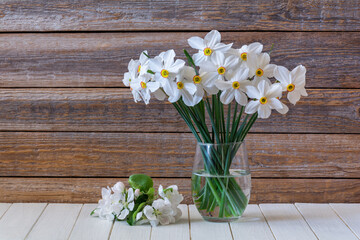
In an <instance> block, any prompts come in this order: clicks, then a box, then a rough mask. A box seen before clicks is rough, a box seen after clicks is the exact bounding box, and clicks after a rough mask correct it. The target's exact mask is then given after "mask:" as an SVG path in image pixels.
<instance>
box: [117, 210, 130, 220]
mask: <svg viewBox="0 0 360 240" xmlns="http://www.w3.org/2000/svg"><path fill="white" fill-rule="evenodd" d="M127 215H129V209H127V208H124V209H123V210H122V211H121V213H120V215H119V216H118V218H119V219H120V220H124V219H125V218H126V216H127Z"/></svg>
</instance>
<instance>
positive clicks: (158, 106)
mask: <svg viewBox="0 0 360 240" xmlns="http://www.w3.org/2000/svg"><path fill="white" fill-rule="evenodd" d="M308 94H309V96H308V97H306V98H303V99H302V100H301V101H300V102H298V103H297V104H296V106H291V109H290V111H289V112H288V113H287V114H286V115H281V114H278V113H276V112H274V113H273V115H272V116H271V120H270V121H269V119H264V120H261V119H259V120H258V121H257V122H256V123H255V125H254V126H253V128H252V131H253V132H273V133H275V132H278V133H284V132H286V133H288V132H291V133H296V132H301V133H360V124H359V123H360V107H359V106H360V89H311V90H309V91H308ZM9 130H11V131H29V130H31V131H121V132H189V129H188V127H187V126H186V124H185V123H184V121H183V120H182V119H181V118H180V117H179V114H178V113H177V112H176V110H175V108H174V107H173V106H172V105H171V104H170V103H168V102H166V101H162V102H160V101H157V100H154V101H152V102H151V104H150V105H145V104H143V103H135V102H134V101H133V98H132V96H131V93H130V92H129V90H128V89H111V88H110V89H109V88H88V89H82V88H81V89H77V88H76V89H73V88H70V89H69V88H66V89H64V88H55V89H32V88H31V89H28V88H25V89H0V131H9Z"/></svg>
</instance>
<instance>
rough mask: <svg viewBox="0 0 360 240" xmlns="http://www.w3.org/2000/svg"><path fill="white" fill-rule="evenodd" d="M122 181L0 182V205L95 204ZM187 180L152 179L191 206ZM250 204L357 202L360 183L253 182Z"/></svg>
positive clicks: (18, 179) (16, 179)
mask: <svg viewBox="0 0 360 240" xmlns="http://www.w3.org/2000/svg"><path fill="white" fill-rule="evenodd" d="M117 181H123V182H126V181H127V179H125V178H30V177H28V178H22V177H1V178H0V202H70V203H96V202H97V201H98V200H99V199H100V198H101V187H106V186H112V185H114V184H115V183H116V182H117ZM190 182H191V180H190V178H155V179H154V186H155V188H156V189H157V187H158V185H159V184H162V185H163V186H169V185H172V184H176V185H178V186H179V189H180V192H181V193H182V194H183V195H184V197H185V199H184V202H183V203H187V204H189V203H192V198H191V189H190V185H191V184H190ZM250 201H251V203H288V202H314V203H324V202H334V203H335V202H337V203H338V202H348V203H351V202H355V203H356V202H360V180H359V179H271V178H253V179H252V192H251V200H250Z"/></svg>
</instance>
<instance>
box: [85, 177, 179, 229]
mask: <svg viewBox="0 0 360 240" xmlns="http://www.w3.org/2000/svg"><path fill="white" fill-rule="evenodd" d="M129 184H130V188H129V189H126V188H125V185H124V183H122V182H118V183H116V184H115V185H114V186H113V187H112V188H111V189H110V188H109V187H107V188H102V191H101V194H102V199H100V200H99V205H98V206H97V208H95V209H94V211H92V212H91V214H90V215H92V216H98V217H99V218H101V219H106V220H110V221H113V220H118V221H125V220H126V221H127V222H128V223H129V224H130V225H135V224H144V223H150V224H151V225H152V226H157V225H158V224H159V223H160V224H161V225H167V224H170V223H174V222H176V221H177V220H178V219H179V218H180V217H181V214H182V212H181V210H180V209H179V208H178V205H179V204H180V203H181V202H182V200H183V199H184V198H183V196H182V194H180V193H179V192H178V187H177V186H176V185H172V186H169V187H168V188H166V189H164V188H163V187H162V186H161V185H160V186H159V189H158V195H157V196H155V190H154V188H153V181H152V179H151V178H150V177H149V176H147V175H144V174H134V175H131V176H130V177H129Z"/></svg>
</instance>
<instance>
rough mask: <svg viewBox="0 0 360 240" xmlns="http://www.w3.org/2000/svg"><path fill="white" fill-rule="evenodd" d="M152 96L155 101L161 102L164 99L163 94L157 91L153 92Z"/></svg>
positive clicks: (159, 90)
mask: <svg viewBox="0 0 360 240" xmlns="http://www.w3.org/2000/svg"><path fill="white" fill-rule="evenodd" d="M154 96H155V98H156V99H157V100H160V101H163V100H164V99H165V98H166V95H165V93H164V92H163V91H162V90H161V89H158V90H156V91H155V92H154Z"/></svg>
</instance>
